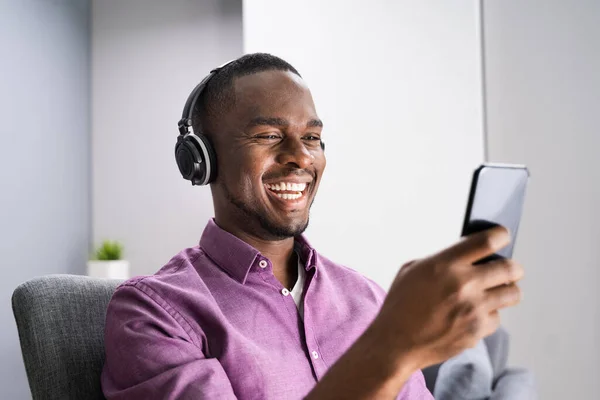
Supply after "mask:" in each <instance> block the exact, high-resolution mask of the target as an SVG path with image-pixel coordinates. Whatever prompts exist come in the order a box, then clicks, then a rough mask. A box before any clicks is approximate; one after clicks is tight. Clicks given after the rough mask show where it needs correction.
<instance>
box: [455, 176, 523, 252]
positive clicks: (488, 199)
mask: <svg viewBox="0 0 600 400" xmlns="http://www.w3.org/2000/svg"><path fill="white" fill-rule="evenodd" d="M528 178H529V172H528V170H527V168H525V167H522V166H491V165H483V166H481V167H480V168H479V169H478V170H477V171H475V174H474V175H473V183H472V185H471V194H470V196H469V204H468V206H467V214H466V216H465V223H464V225H463V236H464V235H469V234H471V233H475V232H479V231H482V230H485V229H488V228H491V227H493V226H496V225H502V226H504V227H505V228H506V229H508V230H509V232H510V237H511V242H510V244H509V245H508V246H506V247H505V248H503V249H502V250H500V251H498V252H497V253H496V255H495V256H496V257H491V258H490V259H494V258H498V256H500V257H505V258H511V257H512V255H513V249H514V245H515V241H516V238H517V231H518V229H519V222H520V220H521V213H522V210H523V203H524V201H525V189H526V187H527V181H528ZM485 261H489V259H486V260H485ZM482 262H484V260H482Z"/></svg>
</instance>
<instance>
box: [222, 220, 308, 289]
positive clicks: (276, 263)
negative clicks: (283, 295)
mask: <svg viewBox="0 0 600 400" xmlns="http://www.w3.org/2000/svg"><path fill="white" fill-rule="evenodd" d="M215 223H216V224H217V225H218V226H219V227H220V228H221V229H223V230H224V231H226V232H229V233H231V234H232V235H234V236H236V237H237V238H239V239H240V240H242V241H244V242H246V243H248V244H249V245H250V246H252V247H254V248H255V249H256V250H258V251H259V252H260V253H261V254H262V255H263V256H265V257H267V258H268V259H269V260H270V261H271V264H272V266H273V275H275V277H276V278H277V280H279V282H281V284H282V285H283V286H284V287H285V288H288V289H290V288H291V287H292V286H293V285H294V283H295V282H296V278H297V273H298V271H297V259H296V255H295V253H294V238H293V237H289V238H285V239H281V240H266V239H263V238H261V237H259V236H258V235H256V234H253V233H251V232H247V231H245V230H244V229H243V228H241V227H240V226H238V225H236V224H229V223H227V221H223V220H221V219H219V218H217V217H215Z"/></svg>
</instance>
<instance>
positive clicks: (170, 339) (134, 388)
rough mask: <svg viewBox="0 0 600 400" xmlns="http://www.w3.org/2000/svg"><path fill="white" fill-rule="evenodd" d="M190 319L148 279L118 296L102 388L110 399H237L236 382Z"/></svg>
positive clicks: (110, 317) (109, 322)
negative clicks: (211, 354) (208, 349)
mask: <svg viewBox="0 0 600 400" xmlns="http://www.w3.org/2000/svg"><path fill="white" fill-rule="evenodd" d="M200 336H201V335H198V334H197V333H195V332H193V331H192V329H191V327H190V326H189V324H188V323H187V322H186V321H185V319H184V318H183V317H182V316H181V315H180V314H179V313H178V312H177V311H176V310H175V309H173V308H172V307H171V306H170V305H169V304H168V303H166V301H164V300H163V299H162V298H161V297H160V296H158V295H157V294H156V293H155V292H154V291H153V290H152V289H151V288H149V287H148V286H146V285H143V283H138V284H137V285H135V286H134V285H132V284H125V285H123V286H121V287H119V289H117V291H116V292H115V294H114V295H113V298H112V299H111V301H110V303H109V306H108V310H107V315H106V327H105V349H106V360H105V364H104V369H103V371H102V390H103V392H104V395H105V396H106V398H107V399H108V400H113V399H114V400H120V399H134V400H135V399H152V398H156V399H235V398H236V397H235V394H234V392H233V388H232V386H231V383H230V381H229V379H228V377H227V375H226V373H225V371H224V369H223V367H222V366H221V364H220V363H219V361H218V360H217V359H215V358H207V357H205V355H204V352H203V348H202V342H201V341H202V339H201V337H200Z"/></svg>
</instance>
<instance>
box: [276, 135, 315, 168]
mask: <svg viewBox="0 0 600 400" xmlns="http://www.w3.org/2000/svg"><path fill="white" fill-rule="evenodd" d="M280 149H281V151H280V153H279V155H278V157H277V158H278V159H277V161H278V162H279V163H280V164H283V165H289V166H294V167H295V168H300V169H305V168H308V167H309V166H311V165H312V164H313V163H314V161H315V156H313V155H312V154H311V152H310V151H309V150H308V149H307V148H306V146H305V145H304V143H303V142H302V140H301V139H295V138H287V139H286V140H285V141H284V143H282V146H281V148H280Z"/></svg>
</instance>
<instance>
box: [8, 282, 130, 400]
mask: <svg viewBox="0 0 600 400" xmlns="http://www.w3.org/2000/svg"><path fill="white" fill-rule="evenodd" d="M119 283H120V281H118V280H106V279H95V278H89V277H86V276H78V275H49V276H44V277H40V278H34V279H32V280H30V281H28V282H25V283H23V284H22V285H20V286H19V287H17V288H16V289H15V291H14V293H13V296H12V306H13V313H14V315H15V320H16V322H17V328H18V331H19V340H20V342H21V351H22V353H23V360H24V362H25V370H26V371H27V378H28V380H29V387H30V389H31V394H32V397H33V399H34V400H37V399H61V400H62V399H104V396H103V395H102V390H101V387H100V372H101V370H102V364H103V363H104V319H105V315H106V307H107V306H108V302H109V300H110V298H111V296H112V294H113V292H114V291H115V289H116V287H117V285H118V284H119Z"/></svg>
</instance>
